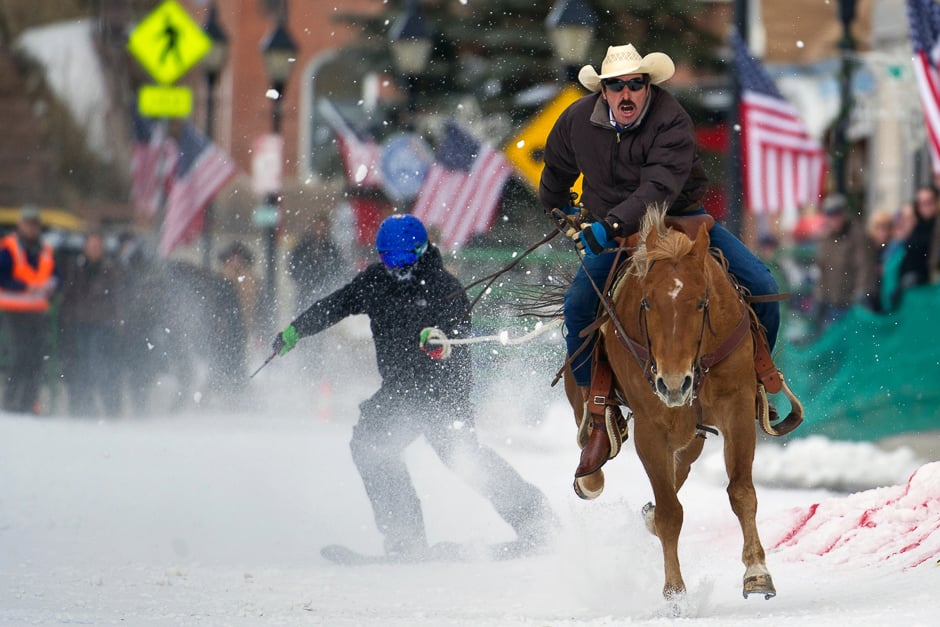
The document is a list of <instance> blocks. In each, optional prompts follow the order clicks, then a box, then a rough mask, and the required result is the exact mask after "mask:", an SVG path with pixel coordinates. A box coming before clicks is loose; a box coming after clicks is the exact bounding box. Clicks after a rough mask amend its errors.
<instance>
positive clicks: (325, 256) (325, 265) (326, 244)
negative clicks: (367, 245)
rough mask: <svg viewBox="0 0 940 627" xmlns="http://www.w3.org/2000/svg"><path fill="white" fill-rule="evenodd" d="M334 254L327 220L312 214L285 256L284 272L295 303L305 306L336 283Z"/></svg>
mask: <svg viewBox="0 0 940 627" xmlns="http://www.w3.org/2000/svg"><path fill="white" fill-rule="evenodd" d="M338 256H339V249H338V248H337V246H336V244H335V242H334V241H333V237H332V235H331V234H330V221H329V219H328V218H327V217H326V216H325V215H315V216H314V217H313V221H312V222H311V223H310V226H309V228H308V229H307V230H306V232H305V233H304V234H303V236H302V237H301V238H300V241H298V242H297V244H296V245H295V246H294V247H293V248H292V249H291V251H290V254H289V255H288V258H287V274H288V276H290V278H291V279H293V280H294V282H295V283H296V286H297V300H298V305H300V306H301V307H306V306H307V305H308V304H309V303H312V302H314V301H316V300H318V299H320V298H322V297H323V296H325V295H326V294H327V293H328V292H329V291H330V290H332V289H333V288H334V287H336V286H337V283H336V278H337V272H336V267H335V265H336V259H337V257H338Z"/></svg>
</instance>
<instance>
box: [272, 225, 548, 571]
mask: <svg viewBox="0 0 940 627" xmlns="http://www.w3.org/2000/svg"><path fill="white" fill-rule="evenodd" d="M376 249H377V251H378V253H379V257H380V258H381V262H380V263H379V262H377V263H373V264H371V265H369V266H368V267H367V268H365V269H364V270H363V271H362V272H360V273H359V274H358V275H356V276H355V277H354V278H353V279H352V280H351V281H350V282H349V283H348V284H346V285H345V286H344V287H341V288H340V289H338V290H337V291H335V292H333V293H332V294H330V295H329V296H326V297H325V298H323V299H322V300H320V301H317V302H315V303H314V304H313V305H311V306H310V308H308V309H307V310H306V311H304V312H303V313H302V314H300V315H299V316H298V317H297V318H296V319H295V320H294V321H293V322H292V323H291V324H290V325H289V326H288V327H287V328H286V329H284V330H283V331H282V332H280V333H279V334H278V336H277V338H276V339H275V341H274V344H273V348H274V349H275V351H277V352H278V354H279V355H281V356H283V355H285V354H286V353H287V352H288V351H290V350H291V349H292V348H293V347H294V346H295V345H296V344H297V341H298V340H299V339H300V338H302V337H307V336H311V335H314V334H316V333H319V332H320V331H323V330H324V329H326V328H328V327H330V326H332V325H334V324H336V323H337V322H339V321H341V320H342V319H344V318H346V317H347V316H351V315H355V314H366V315H367V316H369V322H370V326H371V330H372V337H373V341H374V342H375V354H376V359H377V361H378V370H379V374H380V375H381V377H382V386H381V387H380V388H379V390H378V391H377V392H376V393H375V394H374V395H373V396H372V397H371V398H369V399H368V400H366V401H365V402H363V403H362V404H361V405H360V406H359V407H360V417H359V422H358V423H357V424H356V425H355V427H354V428H353V434H352V441H351V442H350V449H351V450H352V457H353V461H354V462H355V464H356V468H357V469H358V470H359V474H360V475H361V477H362V481H363V484H364V485H365V489H366V493H367V494H368V497H369V501H370V502H371V504H372V511H373V514H374V515H375V522H376V524H377V526H378V529H379V532H380V533H381V534H382V535H383V537H384V547H385V553H386V555H387V556H388V557H389V558H391V559H400V560H414V559H422V558H423V557H424V556H427V555H429V553H428V551H429V548H428V543H427V539H426V535H425V529H424V520H423V517H422V513H421V502H420V500H419V499H418V495H417V493H416V492H415V489H414V486H413V485H412V483H411V478H410V476H409V474H408V469H407V467H406V465H405V461H404V459H403V453H404V450H405V448H406V447H407V446H408V445H409V444H411V443H412V442H413V441H414V440H416V439H417V438H418V437H419V436H421V435H423V436H425V438H426V439H427V441H428V443H429V444H430V445H431V447H432V448H433V449H434V450H435V452H436V453H437V455H438V456H439V457H440V458H441V460H442V461H443V462H444V464H446V465H447V467H448V468H450V469H451V470H452V471H453V472H455V473H456V474H458V475H459V476H460V477H461V478H462V479H463V480H464V481H466V482H467V483H468V484H469V485H470V486H472V487H473V488H474V489H475V490H476V491H477V492H479V493H480V494H481V495H483V496H484V497H486V498H487V499H488V500H489V501H490V502H491V503H492V505H493V507H494V508H495V510H496V511H497V513H499V515H500V516H501V517H502V518H503V519H504V520H505V521H506V522H507V523H509V525H510V526H511V527H512V528H513V529H514V530H515V531H516V534H517V541H516V542H513V543H507V544H506V545H505V546H504V550H507V551H512V552H513V553H520V554H523V553H526V552H529V551H533V550H537V549H539V548H540V547H541V546H542V545H544V543H545V542H546V541H547V538H548V534H549V531H550V526H551V521H552V520H553V518H554V516H553V514H552V512H551V510H550V508H549V505H548V501H547V499H546V498H545V496H544V495H543V494H542V493H541V492H540V491H539V490H538V489H537V488H536V487H535V486H533V485H531V484H529V483H528V482H526V481H525V480H523V479H522V477H520V476H519V474H518V473H517V472H516V471H515V470H514V469H513V468H512V466H510V465H509V464H508V463H507V462H506V461H505V460H504V459H503V458H501V457H500V456H499V455H497V454H496V452H494V451H493V450H491V449H490V448H488V447H486V446H483V445H482V444H481V443H480V442H479V441H478V439H477V435H476V431H475V428H474V423H473V408H472V404H471V402H470V390H471V386H472V374H471V359H470V350H469V347H468V346H466V345H463V346H460V345H455V346H453V347H452V350H451V354H450V355H449V357H448V358H446V359H443V358H442V357H444V354H443V351H442V347H435V346H434V345H433V344H432V345H426V344H422V343H421V342H419V336H421V331H422V330H423V329H425V328H428V327H436V328H438V329H440V330H442V331H444V332H445V333H446V334H447V336H448V337H451V338H455V337H466V336H468V334H469V331H470V320H469V315H468V306H469V302H468V299H467V297H466V294H464V292H463V290H462V288H461V284H460V282H459V281H458V280H457V279H456V277H454V276H453V275H451V274H450V273H449V272H447V270H445V269H444V265H443V262H442V259H441V254H440V251H439V250H438V249H437V247H435V246H434V245H432V244H430V243H429V242H428V234H427V231H426V229H425V227H424V225H423V224H422V223H421V221H420V220H418V219H417V218H416V217H414V216H411V215H406V214H398V215H393V216H391V217H389V218H386V219H385V220H384V221H383V222H382V223H381V225H380V226H379V230H378V233H377V236H376Z"/></svg>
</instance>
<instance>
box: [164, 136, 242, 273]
mask: <svg viewBox="0 0 940 627" xmlns="http://www.w3.org/2000/svg"><path fill="white" fill-rule="evenodd" d="M237 171H238V170H237V168H236V167H235V163H234V162H233V161H232V160H231V158H229V156H228V155H227V154H225V152H224V151H223V150H222V149H221V148H219V147H218V146H216V145H215V144H214V143H213V142H212V141H210V140H209V138H207V137H206V136H205V135H203V134H202V133H200V132H199V131H198V130H196V128H195V127H194V126H193V125H192V124H189V123H186V124H184V125H183V129H182V131H181V132H180V137H179V162H178V164H177V167H176V171H175V172H174V173H173V180H172V181H171V182H170V193H169V195H168V197H167V201H166V217H165V218H164V219H163V228H162V230H161V233H160V244H159V246H158V251H159V253H160V254H161V255H162V256H164V257H166V256H168V255H169V254H170V253H172V252H173V251H174V250H175V249H176V248H177V247H178V246H180V245H181V244H187V243H189V242H192V241H193V240H194V239H195V238H196V237H197V236H198V235H199V233H200V232H201V231H202V220H203V216H204V209H205V208H206V205H208V204H209V202H210V201H211V200H212V199H213V198H214V197H215V195H216V194H217V193H218V192H219V190H220V189H222V187H223V186H224V185H225V184H226V183H228V181H229V180H230V179H231V178H232V177H233V176H235V174H236V172H237Z"/></svg>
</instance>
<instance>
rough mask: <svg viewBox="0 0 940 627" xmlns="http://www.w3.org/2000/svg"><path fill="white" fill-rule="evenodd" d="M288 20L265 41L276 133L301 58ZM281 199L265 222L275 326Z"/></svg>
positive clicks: (273, 198)
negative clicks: (285, 94)
mask: <svg viewBox="0 0 940 627" xmlns="http://www.w3.org/2000/svg"><path fill="white" fill-rule="evenodd" d="M285 22H286V19H285V15H284V12H283V11H282V12H281V14H280V15H279V16H278V19H277V24H276V25H275V27H274V30H272V31H271V32H270V33H268V34H267V35H266V36H265V38H264V39H263V40H262V42H261V54H262V57H263V58H264V66H265V69H266V70H267V73H268V81H269V82H270V88H269V89H268V91H267V97H268V98H270V99H271V131H272V132H273V133H274V134H275V135H280V133H281V118H282V115H283V107H282V99H283V97H284V88H285V86H286V85H287V79H288V78H289V77H290V72H291V68H292V67H293V64H294V60H295V59H296V57H297V44H295V43H294V40H293V38H291V36H290V33H288V32H287V28H286V24H285ZM280 198H281V194H280V192H270V193H268V194H267V196H266V197H265V199H264V204H265V208H266V209H267V210H269V211H271V212H272V213H273V216H272V217H271V218H270V219H269V220H268V223H267V224H266V225H265V230H266V233H265V242H266V247H265V248H266V254H265V258H266V267H265V292H264V294H265V303H267V307H268V312H269V316H270V317H269V324H270V325H272V326H276V325H277V313H276V312H277V305H276V301H275V297H276V294H277V290H276V277H275V272H274V270H275V266H276V263H277V222H278V220H279V219H280V212H279V211H278V207H279V206H280Z"/></svg>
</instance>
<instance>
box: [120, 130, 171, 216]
mask: <svg viewBox="0 0 940 627" xmlns="http://www.w3.org/2000/svg"><path fill="white" fill-rule="evenodd" d="M177 157H178V151H177V146H176V142H175V141H173V139H172V138H170V137H167V132H166V122H162V121H157V120H148V119H146V118H143V117H140V116H139V115H136V114H135V115H134V145H133V148H132V150H131V202H132V203H133V204H134V209H135V210H136V211H137V212H138V213H141V214H143V215H146V216H154V215H156V214H157V212H158V211H160V208H161V207H162V205H163V200H164V194H165V193H166V188H167V185H168V183H169V181H170V177H171V176H172V175H173V170H174V169H175V168H176V160H177Z"/></svg>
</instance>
